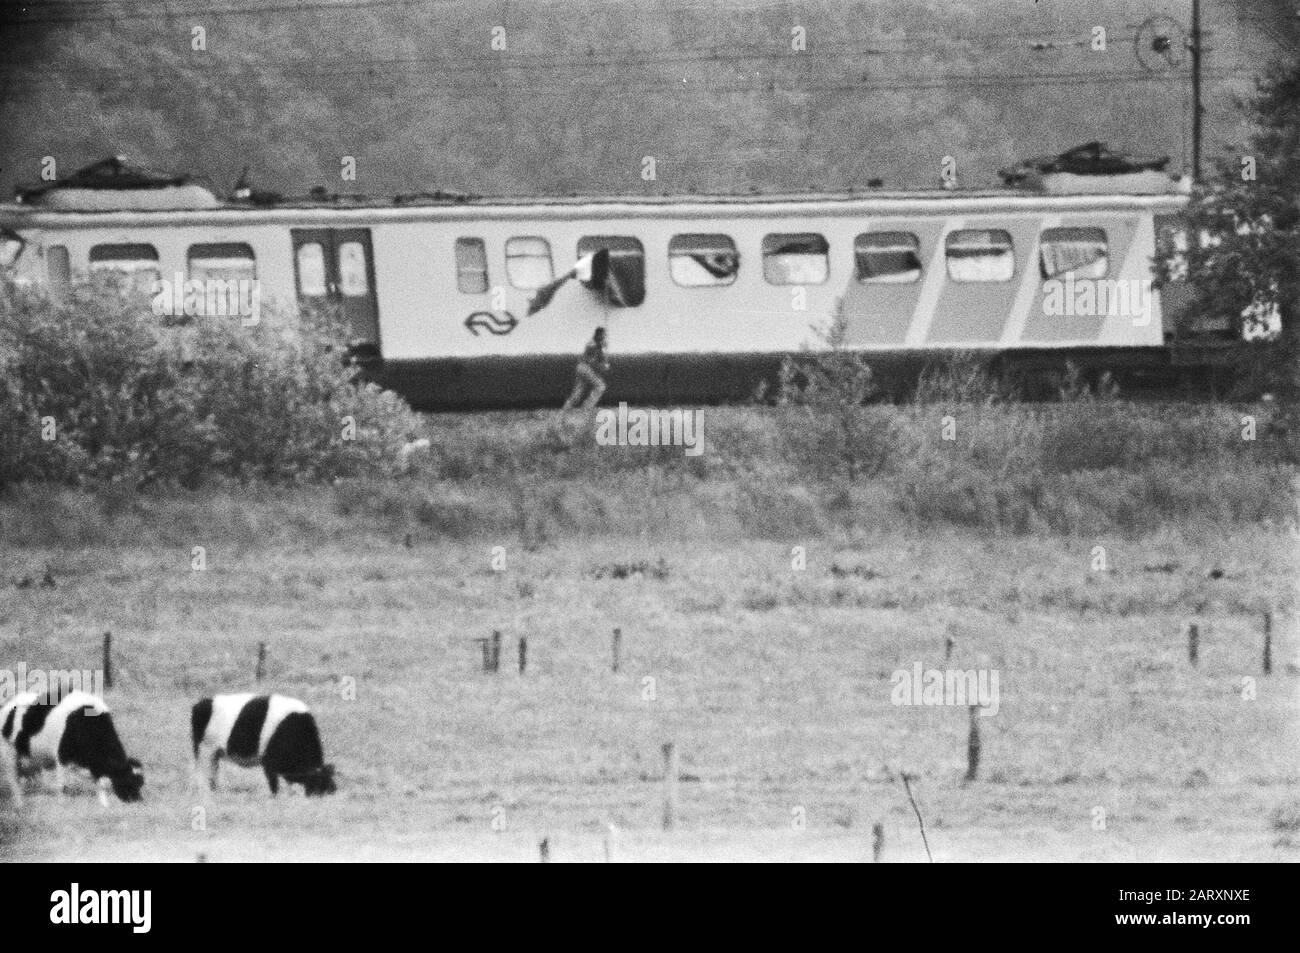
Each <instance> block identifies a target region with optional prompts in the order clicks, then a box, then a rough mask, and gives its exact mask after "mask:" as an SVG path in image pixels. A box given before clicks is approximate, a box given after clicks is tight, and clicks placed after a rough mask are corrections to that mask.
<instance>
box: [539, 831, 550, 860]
mask: <svg viewBox="0 0 1300 953" xmlns="http://www.w3.org/2000/svg"><path fill="white" fill-rule="evenodd" d="M537 855H538V856H537V859H538V861H539V862H541V863H543V864H549V863H550V862H551V839H550V838H549V837H543V838H542V840H541V843H539V844H538V845H537Z"/></svg>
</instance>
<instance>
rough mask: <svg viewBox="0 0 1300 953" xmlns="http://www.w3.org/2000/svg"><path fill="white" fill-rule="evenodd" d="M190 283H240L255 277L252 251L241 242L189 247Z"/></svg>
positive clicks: (255, 263)
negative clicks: (211, 280) (212, 281)
mask: <svg viewBox="0 0 1300 953" xmlns="http://www.w3.org/2000/svg"><path fill="white" fill-rule="evenodd" d="M189 266H190V280H191V281H207V280H208V279H210V278H211V279H215V280H217V281H241V280H249V281H251V280H253V279H254V278H256V277H257V261H256V259H255V258H254V257H253V249H252V246H250V245H245V244H243V243H242V242H219V243H216V244H211V245H191V246H190V250H189Z"/></svg>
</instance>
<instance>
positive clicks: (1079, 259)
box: [1038, 228, 1109, 281]
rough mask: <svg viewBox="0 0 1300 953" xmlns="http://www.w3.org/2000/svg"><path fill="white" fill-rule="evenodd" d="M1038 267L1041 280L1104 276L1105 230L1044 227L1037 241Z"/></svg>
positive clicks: (1105, 260)
mask: <svg viewBox="0 0 1300 953" xmlns="http://www.w3.org/2000/svg"><path fill="white" fill-rule="evenodd" d="M1038 247H1039V260H1038V265H1039V270H1040V271H1041V272H1042V275H1043V280H1044V281H1046V280H1047V279H1049V278H1064V277H1065V276H1066V275H1070V274H1072V275H1073V276H1074V277H1075V278H1105V277H1106V269H1107V267H1108V265H1109V262H1108V260H1107V257H1106V230H1105V229H1102V228H1048V229H1044V230H1043V235H1042V238H1041V239H1040V240H1039V245H1038Z"/></svg>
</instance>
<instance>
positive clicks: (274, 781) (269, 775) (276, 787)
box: [262, 765, 280, 797]
mask: <svg viewBox="0 0 1300 953" xmlns="http://www.w3.org/2000/svg"><path fill="white" fill-rule="evenodd" d="M262 770H263V771H265V772H266V783H267V784H269V785H270V786H271V797H275V796H276V795H277V794H279V793H280V779H279V778H278V777H276V774H275V772H274V771H273V770H272V769H270V768H268V767H267V766H266V765H262Z"/></svg>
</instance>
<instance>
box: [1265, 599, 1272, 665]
mask: <svg viewBox="0 0 1300 953" xmlns="http://www.w3.org/2000/svg"><path fill="white" fill-rule="evenodd" d="M1264 674H1265V675H1272V674H1273V613H1272V612H1270V611H1269V610H1268V609H1265V610H1264Z"/></svg>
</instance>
